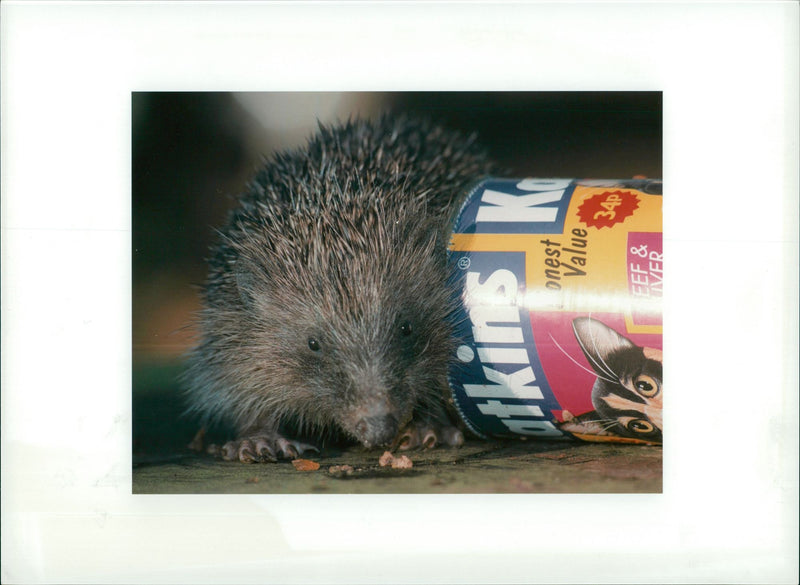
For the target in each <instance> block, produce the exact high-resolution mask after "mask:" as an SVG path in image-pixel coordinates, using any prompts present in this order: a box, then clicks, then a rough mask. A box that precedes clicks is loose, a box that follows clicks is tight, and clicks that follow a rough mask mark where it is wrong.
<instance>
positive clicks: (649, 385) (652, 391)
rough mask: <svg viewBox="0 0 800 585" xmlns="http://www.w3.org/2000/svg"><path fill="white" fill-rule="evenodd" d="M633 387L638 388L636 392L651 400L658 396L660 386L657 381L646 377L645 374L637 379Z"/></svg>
mask: <svg viewBox="0 0 800 585" xmlns="http://www.w3.org/2000/svg"><path fill="white" fill-rule="evenodd" d="M633 387H634V388H636V391H637V392H638V393H639V394H641V395H642V396H644V397H646V398H651V397H653V396H655V395H656V394H658V384H657V383H656V381H655V380H654V379H653V378H651V377H650V376H645V375H644V374H642V375H641V376H637V377H636V379H635V380H634V381H633Z"/></svg>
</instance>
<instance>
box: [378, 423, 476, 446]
mask: <svg viewBox="0 0 800 585" xmlns="http://www.w3.org/2000/svg"><path fill="white" fill-rule="evenodd" d="M463 444H464V433H462V432H461V431H460V430H458V429H457V428H455V427H453V426H450V425H438V424H419V423H415V422H412V423H411V424H410V425H408V426H407V427H406V428H405V429H404V430H403V431H402V432H401V433H400V434H399V435H398V436H397V439H395V444H394V447H395V448H396V449H398V450H400V451H408V450H409V449H416V448H420V449H425V450H427V449H433V448H434V447H436V446H437V445H441V446H445V447H460V446H461V445H463Z"/></svg>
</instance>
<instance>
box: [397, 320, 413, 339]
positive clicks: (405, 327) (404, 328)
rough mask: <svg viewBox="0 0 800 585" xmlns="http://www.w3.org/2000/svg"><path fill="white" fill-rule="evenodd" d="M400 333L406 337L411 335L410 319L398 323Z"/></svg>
mask: <svg viewBox="0 0 800 585" xmlns="http://www.w3.org/2000/svg"><path fill="white" fill-rule="evenodd" d="M400 333H402V334H403V337H408V336H409V335H411V322H410V321H403V324H402V325H400Z"/></svg>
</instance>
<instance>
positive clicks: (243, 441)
mask: <svg viewBox="0 0 800 585" xmlns="http://www.w3.org/2000/svg"><path fill="white" fill-rule="evenodd" d="M306 451H316V452H317V453H319V449H317V448H316V447H315V446H314V445H309V444H307V443H301V442H300V441H290V440H288V439H285V438H284V437H282V436H281V435H278V434H269V435H255V436H251V437H243V438H239V439H236V440H235V441H228V442H227V443H225V444H224V445H223V446H222V447H219V446H217V445H210V446H209V448H208V452H209V453H210V454H211V455H214V456H216V457H220V458H222V459H224V460H225V461H237V460H238V461H241V462H242V463H267V462H276V461H278V460H280V459H283V460H291V459H297V458H298V457H300V456H301V455H303V453H305V452H306Z"/></svg>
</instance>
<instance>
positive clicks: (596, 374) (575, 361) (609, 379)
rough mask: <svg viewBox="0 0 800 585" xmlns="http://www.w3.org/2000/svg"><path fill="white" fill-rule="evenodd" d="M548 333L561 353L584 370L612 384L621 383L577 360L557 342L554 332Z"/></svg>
mask: <svg viewBox="0 0 800 585" xmlns="http://www.w3.org/2000/svg"><path fill="white" fill-rule="evenodd" d="M548 335H550V340H551V341H552V342H553V343H554V344H555V346H556V347H557V348H558V349H559V350H560V351H561V353H563V354H564V355H565V356H567V357H568V358H569V359H570V361H571V362H572V363H573V364H575V365H576V366H578V367H579V368H580V369H582V370H584V371H585V372H588V373H590V374H591V375H592V376H596V377H598V378H601V379H603V380H605V381H606V382H610V383H612V384H618V383H619V380H613V379H611V378H606V377H605V376H602V375H600V373H599V372H595V371H594V370H590V369H589V368H587V367H586V366H584V365H583V364H581V363H579V362H578V361H577V360H575V358H573V357H572V356H571V355H569V354H568V353H567V352H566V351H565V350H564V348H563V347H561V346H560V345H559V344H558V342H557V341H556V340H555V338H554V337H553V334H552V333H549V334H548Z"/></svg>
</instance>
